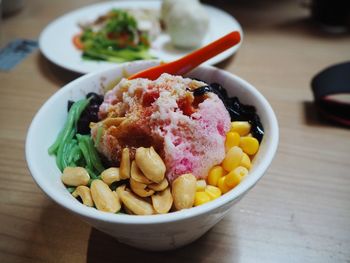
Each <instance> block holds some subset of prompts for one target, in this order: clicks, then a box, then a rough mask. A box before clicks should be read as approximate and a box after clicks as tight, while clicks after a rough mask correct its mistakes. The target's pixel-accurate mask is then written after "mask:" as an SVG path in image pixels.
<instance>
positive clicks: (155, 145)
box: [49, 73, 264, 215]
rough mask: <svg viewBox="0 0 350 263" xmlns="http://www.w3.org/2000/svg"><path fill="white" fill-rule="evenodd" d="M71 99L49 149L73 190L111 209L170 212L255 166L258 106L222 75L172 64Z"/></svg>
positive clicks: (230, 184)
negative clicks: (220, 79)
mask: <svg viewBox="0 0 350 263" xmlns="http://www.w3.org/2000/svg"><path fill="white" fill-rule="evenodd" d="M69 106H70V107H69V113H68V119H67V121H66V124H65V127H64V128H63V130H62V131H61V132H60V134H59V136H58V137H57V140H56V141H55V142H54V144H53V145H52V146H51V147H50V148H49V153H50V154H55V155H56V163H57V165H58V167H59V169H60V170H61V171H62V181H63V183H64V184H65V185H66V186H67V188H68V190H69V191H71V192H72V195H73V196H74V197H77V198H79V199H80V200H81V201H82V203H83V204H84V205H87V206H91V207H96V208H97V209H98V210H101V211H105V212H111V213H117V212H124V213H128V214H135V215H151V214H163V213H168V212H171V211H177V210H182V209H188V208H191V207H193V206H199V205H202V204H204V203H207V202H209V201H211V200H214V199H216V198H218V197H220V196H221V195H222V194H225V193H226V192H228V191H229V190H230V189H232V188H234V187H235V186H237V185H238V184H239V183H240V182H241V180H243V179H244V178H245V177H246V176H247V174H248V171H249V169H250V168H251V165H252V164H251V160H252V158H254V155H255V154H256V153H257V151H258V149H259V142H261V140H262V138H263V134H264V133H263V127H262V125H261V122H260V119H259V116H258V115H257V113H256V110H255V108H254V107H253V106H249V105H244V104H242V103H240V101H239V99H238V98H237V97H232V98H230V97H228V95H227V93H226V91H225V89H224V88H223V87H222V86H221V85H219V84H217V83H212V84H210V85H208V84H207V83H205V82H202V81H200V80H195V79H190V78H183V77H181V76H172V75H169V74H166V73H165V74H162V75H161V76H160V77H159V78H158V79H157V80H154V81H151V80H147V79H134V80H127V79H123V80H121V81H120V82H119V84H117V85H116V86H115V87H114V88H113V89H112V90H110V91H108V92H107V93H106V94H105V95H104V96H103V97H102V96H101V95H98V94H88V95H87V98H86V99H82V100H79V101H76V102H74V103H69Z"/></svg>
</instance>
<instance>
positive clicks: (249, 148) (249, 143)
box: [239, 136, 259, 155]
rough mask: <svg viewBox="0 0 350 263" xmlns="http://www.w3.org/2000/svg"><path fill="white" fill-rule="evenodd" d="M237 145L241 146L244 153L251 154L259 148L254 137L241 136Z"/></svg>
mask: <svg viewBox="0 0 350 263" xmlns="http://www.w3.org/2000/svg"><path fill="white" fill-rule="evenodd" d="M239 147H241V148H242V150H243V151H244V152H245V153H246V154H249V155H253V154H256V152H257V151H258V150H259V141H258V140H257V139H256V138H254V137H246V136H245V137H241V139H240V141H239Z"/></svg>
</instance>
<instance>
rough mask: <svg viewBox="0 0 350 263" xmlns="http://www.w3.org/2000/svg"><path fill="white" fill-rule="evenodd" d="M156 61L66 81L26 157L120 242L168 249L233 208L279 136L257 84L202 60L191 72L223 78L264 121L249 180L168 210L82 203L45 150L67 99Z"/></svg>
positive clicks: (64, 202) (79, 211)
mask: <svg viewBox="0 0 350 263" xmlns="http://www.w3.org/2000/svg"><path fill="white" fill-rule="evenodd" d="M158 63H159V62H154V61H140V62H133V63H127V64H123V65H118V66H116V67H114V68H113V69H107V70H103V71H99V72H96V73H91V74H88V75H85V76H83V77H80V78H78V79H76V80H75V81H73V82H71V83H69V84H67V85H66V86H64V87H63V88H61V89H60V90H59V91H57V92H56V94H54V95H53V96H52V97H51V98H50V99H48V100H47V102H46V103H45V104H44V105H43V106H42V107H41V109H40V110H39V112H38V113H37V114H36V116H35V118H34V119H33V121H32V124H31V126H30V128H29V131H28V135H27V140H26V158H27V163H28V167H29V169H30V171H31V174H32V176H33V178H34V180H35V182H36V183H37V184H38V185H39V187H40V188H41V189H42V190H43V191H44V192H45V193H46V194H47V195H48V196H49V197H50V198H51V199H52V200H54V201H55V202H56V203H58V204H59V205H61V206H63V207H64V208H66V209H68V210H70V211H71V212H73V213H74V214H76V215H78V216H80V217H81V218H82V219H83V220H84V221H86V222H88V223H90V224H91V225H92V226H94V227H96V228H97V229H99V230H101V231H103V232H106V233H108V234H110V235H112V236H114V237H115V238H117V239H118V240H119V241H120V242H122V243H125V244H129V245H131V246H135V247H138V248H142V249H147V250H168V249H174V248H177V247H180V246H183V245H185V244H188V243H190V242H192V241H194V240H195V239H197V238H199V237H200V236H201V235H203V234H204V233H205V232H206V231H208V230H209V229H210V228H211V227H213V226H214V225H215V224H216V223H217V222H219V221H220V220H221V219H222V218H223V216H224V215H225V214H226V213H227V212H228V210H229V208H231V207H232V205H233V204H234V203H236V202H237V201H238V200H239V199H240V198H242V197H243V195H244V194H245V193H246V192H247V191H248V190H249V189H250V188H252V187H253V186H254V185H255V184H256V183H257V181H258V180H259V179H260V178H261V177H262V176H263V174H264V173H265V171H266V169H267V168H268V166H269V165H270V163H271V161H272V159H273V157H274V155H275V152H276V149H277V144H278V136H279V133H278V125H277V120H276V117H275V114H274V112H273V110H272V108H271V106H270V105H269V103H268V102H267V101H266V99H265V98H264V97H263V96H262V95H261V94H260V93H259V92H258V91H257V89H255V88H254V87H253V86H252V85H250V84H249V83H247V82H246V81H244V80H242V79H240V78H239V77H237V76H235V75H232V74H230V73H228V72H225V71H223V70H220V69H217V68H214V67H211V66H201V67H199V68H197V69H196V70H194V71H193V72H191V73H190V74H189V76H190V77H196V78H200V79H202V80H204V81H206V82H208V83H212V82H217V83H220V84H222V85H223V87H225V88H226V90H227V91H228V93H229V95H231V96H233V95H234V96H238V97H239V98H240V100H241V101H242V102H243V103H248V104H250V105H254V106H255V107H256V109H257V111H258V114H259V116H260V118H261V121H262V123H263V125H264V128H265V136H264V138H263V141H262V143H261V146H260V149H259V152H258V154H257V155H256V157H255V158H254V162H253V167H252V169H251V171H250V172H249V175H248V176H247V177H246V178H245V180H243V181H242V182H241V183H240V184H239V185H238V186H237V187H235V188H234V189H233V190H231V191H230V192H228V193H226V194H224V195H223V196H221V197H220V198H218V199H216V200H214V201H211V202H209V203H207V204H204V205H201V206H198V207H194V208H191V209H187V210H182V211H178V212H174V213H169V214H165V215H151V216H132V215H126V214H110V213H105V212H101V211H98V210H96V209H94V208H89V207H86V206H84V205H82V204H81V203H79V202H78V201H77V200H75V199H74V198H73V197H72V196H71V195H70V194H69V193H68V191H67V190H66V188H65V187H64V185H63V184H62V182H61V179H60V176H61V174H60V171H59V169H58V168H57V166H56V163H55V158H54V157H53V156H49V155H48V153H47V149H48V147H49V146H50V145H51V144H52V143H53V141H54V140H55V138H56V136H57V134H58V132H59V131H60V130H61V128H62V127H63V125H64V122H65V120H66V117H67V112H66V108H67V101H68V100H77V99H79V98H82V97H83V96H84V95H86V94H87V93H88V92H91V91H94V92H99V91H100V90H101V85H102V86H105V85H108V83H110V82H112V81H114V80H115V79H116V78H118V77H120V76H122V74H123V72H125V71H126V72H128V73H135V72H137V71H139V70H141V69H145V68H147V67H150V66H153V65H156V64H158Z"/></svg>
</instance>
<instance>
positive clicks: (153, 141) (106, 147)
mask: <svg viewBox="0 0 350 263" xmlns="http://www.w3.org/2000/svg"><path fill="white" fill-rule="evenodd" d="M205 86H207V84H206V83H204V82H202V81H198V80H193V79H190V78H183V77H181V76H172V75H169V74H166V73H164V74H162V75H161V76H160V77H159V78H158V79H157V80H154V81H152V80H148V79H134V80H127V79H123V80H122V81H121V82H120V83H119V84H118V85H117V86H116V87H114V88H113V89H112V90H110V91H109V92H107V93H106V94H105V97H104V101H103V103H102V104H101V106H100V109H99V113H98V114H99V119H100V122H98V123H96V124H93V125H92V126H91V127H92V128H91V135H92V138H93V140H94V141H95V145H97V150H98V151H99V152H100V153H101V154H102V155H103V156H105V157H106V158H107V159H108V160H109V161H110V162H111V163H112V164H115V165H118V164H119V162H120V159H121V155H122V149H124V148H129V149H130V153H131V158H132V159H133V157H134V155H135V151H136V149H137V148H139V147H151V146H153V147H154V148H155V150H156V152H157V153H159V155H160V156H161V158H162V159H163V160H164V163H165V166H166V177H167V179H168V180H169V181H170V182H172V181H174V180H175V179H176V178H177V177H178V176H180V175H182V174H186V173H192V174H193V175H194V176H195V177H196V178H197V179H201V178H203V179H205V178H206V177H207V176H208V173H209V170H210V169H211V168H212V167H213V166H215V165H217V164H220V163H221V162H222V160H223V159H224V158H225V139H226V134H227V132H228V131H229V130H230V125H231V119H230V115H229V113H228V111H227V109H226V108H225V105H224V104H223V102H222V100H221V99H220V98H219V97H218V96H217V95H216V94H215V93H212V92H204V93H198V92H197V93H198V94H197V93H196V92H195V91H196V89H198V88H200V87H205Z"/></svg>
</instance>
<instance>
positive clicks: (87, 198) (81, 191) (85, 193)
mask: <svg viewBox="0 0 350 263" xmlns="http://www.w3.org/2000/svg"><path fill="white" fill-rule="evenodd" d="M72 196H74V197H75V198H77V197H78V196H80V198H81V200H82V201H83V204H84V205H86V206H90V207H93V206H94V201H92V197H91V192H90V188H89V187H87V186H85V185H79V186H78V187H77V188H76V189H75V191H74V192H73V193H72Z"/></svg>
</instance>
